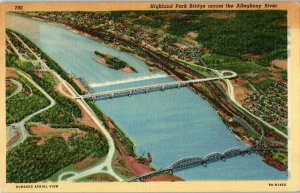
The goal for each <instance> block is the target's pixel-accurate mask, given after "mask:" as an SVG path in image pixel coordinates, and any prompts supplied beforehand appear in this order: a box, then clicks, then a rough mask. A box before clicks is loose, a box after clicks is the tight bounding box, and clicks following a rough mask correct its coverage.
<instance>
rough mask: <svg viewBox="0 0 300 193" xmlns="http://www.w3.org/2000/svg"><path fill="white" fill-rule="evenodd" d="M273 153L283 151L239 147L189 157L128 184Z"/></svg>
mask: <svg viewBox="0 0 300 193" xmlns="http://www.w3.org/2000/svg"><path fill="white" fill-rule="evenodd" d="M270 151H271V152H272V151H281V150H278V149H274V148H257V147H256V146H255V147H253V148H248V149H245V150H241V149H240V148H238V147H235V148H231V149H228V150H226V151H224V152H213V153H210V154H208V155H206V156H204V157H199V156H194V157H187V158H183V159H180V160H178V161H176V162H174V163H173V164H171V165H170V166H169V167H166V168H164V169H160V170H158V171H154V172H150V173H146V174H143V175H141V176H134V177H132V178H129V179H127V180H126V181H127V182H138V181H145V180H146V179H148V178H151V177H154V176H159V175H162V174H173V172H175V171H178V170H182V169H186V168H191V167H196V166H204V167H206V166H207V164H209V163H213V162H217V161H220V160H223V161H225V160H226V159H229V158H233V157H237V156H244V155H245V154H251V153H257V152H264V153H265V152H270Z"/></svg>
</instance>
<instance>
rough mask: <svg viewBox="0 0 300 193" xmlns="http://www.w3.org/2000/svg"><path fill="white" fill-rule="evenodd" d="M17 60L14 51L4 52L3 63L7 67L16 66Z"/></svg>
mask: <svg viewBox="0 0 300 193" xmlns="http://www.w3.org/2000/svg"><path fill="white" fill-rule="evenodd" d="M18 62H19V61H18V56H17V55H16V54H15V53H14V52H11V53H6V55H5V64H6V66H7V67H16V66H17V65H18Z"/></svg>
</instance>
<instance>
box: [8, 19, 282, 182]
mask: <svg viewBox="0 0 300 193" xmlns="http://www.w3.org/2000/svg"><path fill="white" fill-rule="evenodd" d="M6 22H7V23H6V26H7V27H8V28H11V29H13V30H15V31H17V32H20V33H21V34H23V35H25V36H26V37H28V38H29V39H30V40H32V41H33V42H34V43H36V44H37V46H39V47H40V48H41V49H42V50H43V51H45V52H46V53H47V54H48V55H49V56H50V57H52V58H53V59H54V60H55V61H57V62H58V63H59V64H60V65H61V66H62V67H63V68H64V69H65V70H66V71H71V72H72V73H74V74H76V75H77V76H80V77H83V78H84V79H85V80H87V81H88V83H89V84H90V85H108V84H107V83H106V82H110V81H118V82H120V83H121V82H124V83H123V84H115V85H110V86H102V87H95V88H94V89H95V91H104V90H111V89H118V88H126V87H132V86H141V85H149V84H154V83H158V82H169V81H174V80H173V79H172V78H170V77H166V76H165V74H164V73H163V72H160V73H151V72H149V71H148V67H147V66H146V64H145V63H144V62H142V61H140V60H138V59H136V58H134V57H132V56H130V55H128V54H126V53H122V52H119V51H117V50H115V49H113V48H111V47H108V46H106V45H104V44H101V43H98V42H95V41H93V40H91V39H89V38H86V37H84V36H82V35H80V34H76V33H74V32H72V31H70V30H68V29H66V28H64V27H60V26H56V25H52V24H48V23H45V22H40V21H35V20H32V19H28V18H23V17H20V16H17V15H14V14H8V15H7V19H6ZM95 50H98V51H101V52H105V53H108V54H110V55H113V56H115V57H119V58H120V59H122V60H124V61H126V62H128V63H129V64H131V65H132V66H133V67H134V68H135V69H137V71H138V73H125V72H121V71H115V70H111V69H108V68H106V67H104V66H103V65H100V64H98V63H96V62H95V61H94V60H93V59H92V57H95V55H94V51H95ZM143 77H145V80H143ZM151 77H152V78H151ZM129 79H131V80H132V81H131V82H130V81H129ZM135 79H136V80H137V81H134V80H135ZM97 105H98V106H99V107H100V108H101V109H102V110H103V111H104V112H105V113H107V114H108V115H109V116H110V117H111V118H112V119H113V120H115V122H116V123H117V124H118V125H119V126H120V127H121V128H123V129H124V131H125V132H126V133H127V134H128V135H129V136H130V138H132V140H133V141H134V142H135V143H136V144H137V147H136V151H137V153H139V154H143V153H144V152H151V154H152V157H153V163H152V165H153V166H154V167H155V168H157V169H159V168H163V167H166V166H168V165H170V164H171V163H173V162H174V161H176V160H178V159H180V158H183V157H188V156H194V155H197V156H203V155H206V154H208V153H210V152H222V151H224V150H226V149H228V148H232V147H240V148H241V149H244V148H246V145H245V144H244V143H243V142H241V141H239V140H238V139H236V138H235V136H234V135H233V134H232V133H231V132H230V131H229V129H228V128H227V127H226V126H225V125H224V123H223V122H222V120H221V119H220V117H219V116H218V115H217V113H216V111H215V109H214V108H213V107H211V105H210V104H209V103H208V102H207V101H205V100H203V99H202V98H201V97H200V96H198V95H196V94H195V93H193V92H192V91H191V90H189V89H188V88H180V89H172V90H166V91H165V92H152V93H148V94H145V95H134V96H131V97H122V98H114V99H112V100H103V101H98V102H97ZM176 175H178V176H180V177H183V178H184V179H188V180H197V179H206V180H210V179H231V180H234V179H285V178H287V173H286V172H280V171H278V170H276V169H274V168H272V167H270V166H268V165H267V164H265V163H264V162H263V161H262V158H261V157H260V156H258V155H255V154H252V155H247V156H244V157H236V158H232V159H229V160H226V162H217V163H214V164H211V165H209V166H208V167H206V168H204V167H197V168H191V169H188V170H183V171H180V172H177V173H176Z"/></svg>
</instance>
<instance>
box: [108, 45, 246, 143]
mask: <svg viewBox="0 0 300 193" xmlns="http://www.w3.org/2000/svg"><path fill="white" fill-rule="evenodd" d="M105 43H106V44H107V42H106V41H105ZM176 70H177V69H176ZM177 71H178V70H177ZM175 75H178V74H175ZM179 78H180V77H179ZM195 87H196V86H195ZM196 89H197V90H199V88H196ZM200 91H201V90H200ZM200 93H201V94H202V93H203V91H201V92H200ZM206 96H207V95H206ZM209 99H210V98H209ZM218 100H221V99H219V98H218ZM209 101H212V102H211V103H212V104H213V105H214V107H215V109H217V111H218V112H221V111H223V110H222V106H220V105H219V106H218V104H217V103H215V102H214V101H213V100H209ZM227 103H228V102H227ZM227 103H226V102H225V105H224V106H226V107H227ZM218 109H220V110H218ZM225 113H226V112H225V111H224V114H225ZM231 116H232V115H231ZM231 116H230V115H228V118H230V117H231ZM226 121H227V119H226ZM230 124H231V125H233V127H234V124H233V123H230ZM241 135H242V136H244V134H243V133H241ZM250 140H251V139H250Z"/></svg>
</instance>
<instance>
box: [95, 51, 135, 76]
mask: <svg viewBox="0 0 300 193" xmlns="http://www.w3.org/2000/svg"><path fill="white" fill-rule="evenodd" d="M95 54H96V55H97V56H101V57H102V58H104V60H105V62H106V64H107V65H108V66H109V67H110V68H112V69H115V70H120V69H122V68H125V67H129V68H130V69H131V70H133V71H134V72H136V70H135V69H134V68H133V67H132V66H130V65H129V64H127V63H126V62H125V61H123V60H120V59H118V58H116V57H112V56H109V55H107V54H103V53H100V52H98V51H95Z"/></svg>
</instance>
